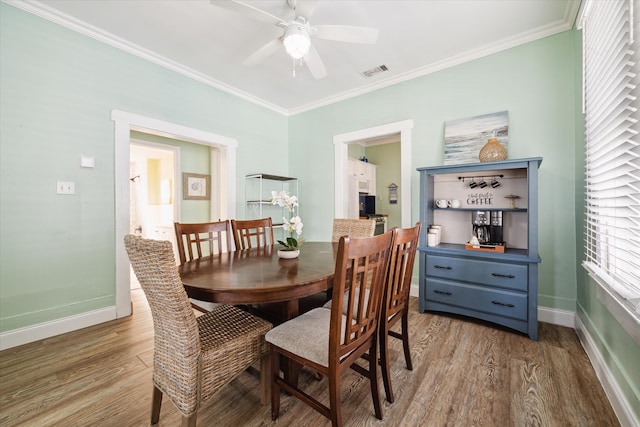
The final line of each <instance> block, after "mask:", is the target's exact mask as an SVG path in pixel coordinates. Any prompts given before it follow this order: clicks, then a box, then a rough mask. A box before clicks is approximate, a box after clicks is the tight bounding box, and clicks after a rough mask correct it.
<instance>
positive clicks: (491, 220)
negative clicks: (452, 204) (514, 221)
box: [471, 211, 504, 245]
mask: <svg viewBox="0 0 640 427" xmlns="http://www.w3.org/2000/svg"><path fill="white" fill-rule="evenodd" d="M472 215H473V216H472V221H471V222H472V223H473V234H475V236H476V237H477V238H478V242H480V244H481V245H502V244H503V243H504V242H503V235H502V211H472Z"/></svg>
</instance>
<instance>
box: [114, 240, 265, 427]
mask: <svg viewBox="0 0 640 427" xmlns="http://www.w3.org/2000/svg"><path fill="white" fill-rule="evenodd" d="M124 244H125V247H126V250H127V253H128V254H129V260H130V261H131V266H132V267H133V271H134V272H135V274H136V276H137V277H138V281H139V282H140V285H141V287H142V289H143V291H144V293H145V295H146V297H147V300H148V302H149V307H150V308H151V315H152V318H153V329H154V333H155V337H154V343H155V345H154V354H153V399H152V404H151V424H152V425H153V424H156V423H157V422H158V420H159V418H160V407H161V404H162V395H163V394H166V395H167V397H168V398H169V399H170V400H171V402H173V404H174V405H175V406H176V407H177V408H178V410H179V411H180V413H181V414H182V425H183V426H195V425H196V415H197V410H198V408H199V407H200V405H201V404H202V403H203V402H205V401H206V400H207V399H209V398H211V397H212V396H213V395H214V394H215V393H216V392H218V391H219V390H220V389H221V388H222V387H224V386H225V385H226V384H228V383H229V382H230V381H231V380H233V379H234V378H235V377H236V376H237V375H238V374H239V373H241V372H242V371H244V370H245V369H246V368H248V367H249V366H251V365H252V364H253V363H254V362H255V361H257V360H260V377H261V382H262V390H261V396H260V397H261V399H262V401H263V403H266V401H268V397H267V396H268V388H267V387H266V385H267V379H268V378H269V375H268V372H269V368H270V365H269V363H268V357H269V355H268V354H269V353H268V347H267V344H266V342H265V339H264V335H265V334H266V332H267V331H269V330H270V329H271V327H272V325H271V324H270V323H269V322H267V321H265V320H262V319H260V318H258V317H255V316H253V315H251V314H249V313H246V312H244V311H242V310H240V309H238V308H236V307H233V306H230V305H221V306H219V307H216V308H215V309H214V310H213V311H212V312H209V313H206V314H203V315H202V316H200V317H198V318H196V316H195V314H194V312H193V310H192V309H191V306H190V305H189V300H188V298H187V294H186V292H185V290H184V287H183V285H182V281H181V280H180V276H179V274H178V267H177V266H176V263H175V258H174V255H173V249H172V247H171V243H170V242H169V241H162V240H149V239H143V238H141V237H138V236H134V235H131V234H129V235H127V236H125V238H124Z"/></svg>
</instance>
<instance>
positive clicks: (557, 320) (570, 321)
mask: <svg viewBox="0 0 640 427" xmlns="http://www.w3.org/2000/svg"><path fill="white" fill-rule="evenodd" d="M575 317H576V312H575V311H568V310H560V309H558V308H551V307H540V306H538V321H539V322H544V323H551V324H552V325H558V326H565V327H567V328H573V327H574V326H575V321H574V319H575Z"/></svg>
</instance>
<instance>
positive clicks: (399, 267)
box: [324, 221, 422, 403]
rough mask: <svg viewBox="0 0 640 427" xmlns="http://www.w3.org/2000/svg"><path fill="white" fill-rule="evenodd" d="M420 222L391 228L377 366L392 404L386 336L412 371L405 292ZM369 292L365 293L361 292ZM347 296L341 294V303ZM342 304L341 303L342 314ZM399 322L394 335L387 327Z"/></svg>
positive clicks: (407, 293) (329, 305)
mask: <svg viewBox="0 0 640 427" xmlns="http://www.w3.org/2000/svg"><path fill="white" fill-rule="evenodd" d="M421 228H422V224H421V223H420V221H418V222H417V223H416V225H415V226H413V227H411V228H393V229H392V231H393V233H394V238H393V246H392V248H391V258H390V261H389V270H388V272H387V276H386V281H385V287H384V295H385V297H384V303H383V305H382V311H381V319H382V320H381V322H380V365H381V370H382V379H383V382H384V391H385V394H386V396H387V401H389V402H390V403H393V400H394V398H393V389H392V387H391V374H390V369H389V336H391V337H394V338H398V339H401V340H402V347H403V350H404V358H405V362H406V364H407V369H409V370H413V365H412V363H411V352H410V348H409V292H410V291H411V275H412V273H413V264H414V261H415V258H416V250H417V248H418V241H419V238H420V229H421ZM365 292H367V293H368V292H369V290H368V289H367V290H365ZM348 297H349V296H348V295H347V294H345V295H344V296H343V299H347V298H348ZM332 305H333V299H332V300H331V301H329V302H327V303H326V304H325V305H324V308H329V309H330V308H331V306H332ZM345 305H346V302H344V303H343V314H345V315H346V314H347V312H346V311H345V310H344V306H345ZM400 320H402V325H401V326H402V329H401V332H400V333H398V332H396V331H392V330H391V327H392V326H393V325H395V324H396V323H397V322H398V321H400Z"/></svg>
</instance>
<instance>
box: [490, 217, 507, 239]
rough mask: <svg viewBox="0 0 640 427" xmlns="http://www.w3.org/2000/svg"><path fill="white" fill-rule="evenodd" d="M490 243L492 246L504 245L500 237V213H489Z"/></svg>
mask: <svg viewBox="0 0 640 427" xmlns="http://www.w3.org/2000/svg"><path fill="white" fill-rule="evenodd" d="M489 235H490V236H491V243H493V244H494V245H502V244H504V239H503V236H502V211H491V226H490V227H489Z"/></svg>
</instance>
